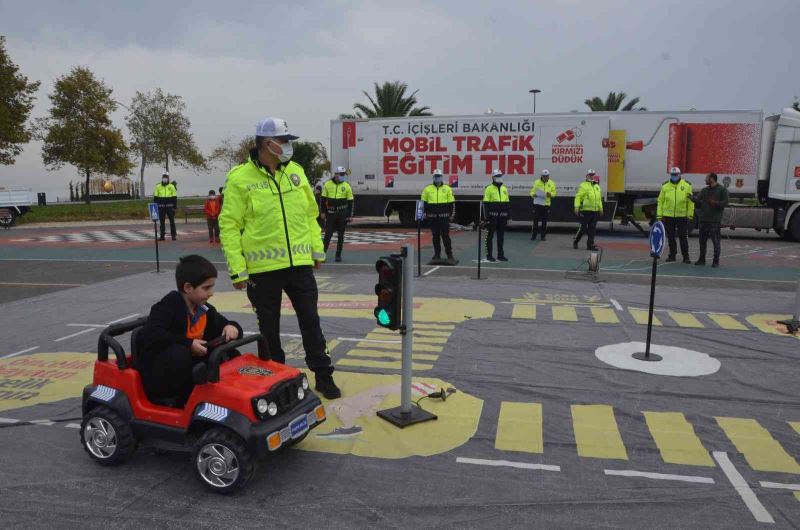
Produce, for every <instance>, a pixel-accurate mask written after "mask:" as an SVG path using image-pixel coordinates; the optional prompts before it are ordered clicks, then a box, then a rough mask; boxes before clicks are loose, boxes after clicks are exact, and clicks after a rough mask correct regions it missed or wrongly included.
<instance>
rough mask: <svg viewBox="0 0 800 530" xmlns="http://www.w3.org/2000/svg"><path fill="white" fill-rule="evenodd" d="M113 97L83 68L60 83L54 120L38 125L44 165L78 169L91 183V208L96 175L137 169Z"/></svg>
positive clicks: (53, 101)
mask: <svg viewBox="0 0 800 530" xmlns="http://www.w3.org/2000/svg"><path fill="white" fill-rule="evenodd" d="M111 93H112V90H111V88H109V87H107V86H106V85H105V84H104V83H103V82H102V81H100V80H98V79H96V78H95V77H94V74H93V73H92V72H91V71H90V70H89V69H88V68H84V67H80V66H78V67H76V68H73V69H72V71H70V73H69V74H67V75H65V76H62V77H60V78H58V79H57V80H56V84H55V89H54V91H53V93H52V94H50V96H49V98H50V102H51V104H52V107H51V108H50V116H49V117H48V118H43V119H40V120H37V128H38V130H39V139H41V140H42V141H43V142H44V145H43V146H42V160H43V161H44V165H45V166H46V167H47V169H48V170H55V169H60V168H61V167H62V166H63V165H64V164H72V165H73V166H75V167H76V168H77V169H78V173H79V174H81V175H82V176H85V177H86V187H85V189H86V194H85V199H86V202H87V203H88V202H90V200H91V197H90V194H89V189H90V188H89V180H90V178H91V176H92V174H94V173H99V174H101V175H118V176H125V175H127V174H128V172H129V171H130V170H131V167H132V164H131V162H130V160H128V147H127V146H126V145H125V140H124V139H123V138H122V132H121V131H120V130H119V129H117V128H116V127H114V126H113V125H112V124H111V119H110V118H109V114H110V113H111V112H114V111H115V110H116V108H117V104H116V103H115V102H114V100H113V99H112V98H111Z"/></svg>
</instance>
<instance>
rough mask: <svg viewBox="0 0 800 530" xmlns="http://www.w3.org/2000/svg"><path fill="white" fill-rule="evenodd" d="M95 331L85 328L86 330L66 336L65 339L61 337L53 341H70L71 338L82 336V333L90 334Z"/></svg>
mask: <svg viewBox="0 0 800 530" xmlns="http://www.w3.org/2000/svg"><path fill="white" fill-rule="evenodd" d="M95 329H96V328H86V329H84V330H82V331H79V332H77V333H73V334H72V335H67V336H66V337H61V338H58V339H55V341H54V342H61V341H62V340H67V339H71V338H72V337H77V336H78V335H83V334H84V333H91V332H92V331H94V330H95Z"/></svg>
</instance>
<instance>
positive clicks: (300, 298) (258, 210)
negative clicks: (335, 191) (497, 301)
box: [219, 118, 342, 399]
mask: <svg viewBox="0 0 800 530" xmlns="http://www.w3.org/2000/svg"><path fill="white" fill-rule="evenodd" d="M296 139H297V136H294V135H292V134H289V128H288V127H287V125H286V122H285V121H284V120H282V119H279V118H266V119H264V120H262V121H260V122H259V123H258V126H257V127H256V141H255V149H251V150H250V158H249V160H248V161H247V162H245V163H244V164H240V165H238V166H236V167H234V168H233V169H231V171H230V172H229V173H228V177H227V180H226V182H225V202H224V203H223V205H222V213H221V214H220V216H219V228H220V239H221V240H222V248H223V250H224V251H225V259H226V260H227V262H228V272H229V273H230V277H231V281H232V282H233V286H234V288H236V289H238V290H241V289H245V288H246V289H247V297H248V298H249V299H250V303H251V304H252V306H253V309H255V312H256V316H257V317H258V329H259V331H260V332H261V334H262V335H264V337H266V339H267V342H268V343H269V349H270V354H271V355H272V359H273V360H274V361H277V362H281V363H283V362H285V361H286V354H285V352H284V350H283V348H282V347H281V338H280V323H281V299H282V295H283V293H284V292H285V293H286V294H287V296H288V297H289V301H290V302H291V303H292V307H293V308H294V311H295V314H296V315H297V322H298V324H299V326H300V333H301V335H302V337H303V349H304V350H305V353H306V364H307V365H308V367H309V368H310V369H311V371H313V372H314V374H315V376H316V385H315V388H316V390H319V391H320V392H322V395H323V396H325V397H326V398H327V399H335V398H338V397H341V395H342V393H341V391H340V390H339V388H338V387H337V386H336V383H335V382H334V381H333V366H332V365H331V358H330V357H329V356H328V349H327V346H326V343H325V336H324V335H323V334H322V326H321V325H320V320H319V311H318V308H317V301H318V298H319V291H318V290H317V282H316V280H315V278H314V270H313V269H314V268H319V267H320V266H321V264H322V262H323V261H325V251H324V248H323V244H322V233H321V230H320V226H319V224H318V223H317V216H318V214H319V211H318V209H317V203H316V201H315V200H314V192H313V191H312V189H311V185H310V184H309V182H308V178H306V174H305V172H304V171H303V168H302V167H301V166H300V164H298V163H296V162H292V161H291V159H292V151H293V149H292V140H296Z"/></svg>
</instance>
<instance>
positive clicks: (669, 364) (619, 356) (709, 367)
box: [594, 342, 721, 377]
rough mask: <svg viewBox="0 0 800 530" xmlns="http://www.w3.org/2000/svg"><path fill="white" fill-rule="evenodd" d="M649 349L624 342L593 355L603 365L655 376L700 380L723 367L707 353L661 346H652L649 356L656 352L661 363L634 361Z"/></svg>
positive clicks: (640, 343)
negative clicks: (636, 354) (695, 378)
mask: <svg viewBox="0 0 800 530" xmlns="http://www.w3.org/2000/svg"><path fill="white" fill-rule="evenodd" d="M646 346H647V345H646V344H645V343H644V342H623V343H620V344H610V345H608V346H601V347H599V348H597V350H595V352H594V354H595V355H596V356H597V358H598V359H600V360H601V361H603V362H604V363H606V364H610V365H611V366H614V367H616V368H622V369H623V370H634V371H637V372H644V373H646V374H654V375H669V376H676V377H698V376H701V375H711V374H713V373H715V372H716V371H717V370H719V367H720V366H721V365H720V362H719V361H718V360H716V359H715V358H713V357H711V356H710V355H708V354H707V353H702V352H699V351H692V350H687V349H686V348H677V347H675V346H662V345H660V344H650V353H657V354H658V355H660V356H661V357H662V360H660V361H655V362H654V361H640V360H638V359H634V358H633V354H634V353H636V352H644V350H645V347H646Z"/></svg>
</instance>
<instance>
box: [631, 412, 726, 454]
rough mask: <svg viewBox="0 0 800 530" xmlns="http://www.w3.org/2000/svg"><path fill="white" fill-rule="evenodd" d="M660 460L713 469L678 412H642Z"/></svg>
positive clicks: (688, 424)
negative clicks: (659, 454)
mask: <svg viewBox="0 0 800 530" xmlns="http://www.w3.org/2000/svg"><path fill="white" fill-rule="evenodd" d="M642 414H644V419H645V421H646V422H647V428H648V429H650V434H651V435H652V436H653V440H655V442H656V445H657V446H658V450H659V451H661V458H663V459H664V462H667V463H669V464H685V465H688V466H708V467H714V461H713V460H711V457H710V456H709V454H708V451H707V450H706V448H705V447H703V442H701V441H700V438H698V437H697V434H695V432H694V427H692V424H691V423H689V422H688V421H686V417H685V416H684V415H683V414H681V413H680V412H648V411H644V412H642Z"/></svg>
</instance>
